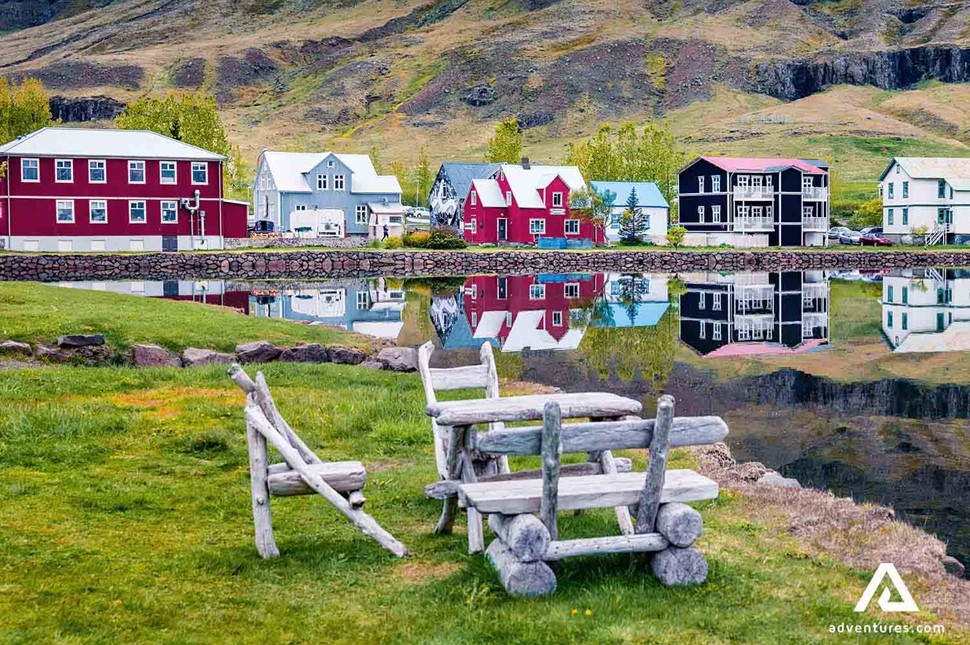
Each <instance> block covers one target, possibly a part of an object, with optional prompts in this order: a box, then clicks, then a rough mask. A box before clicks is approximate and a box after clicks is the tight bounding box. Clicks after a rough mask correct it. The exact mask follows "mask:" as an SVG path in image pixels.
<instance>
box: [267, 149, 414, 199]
mask: <svg viewBox="0 0 970 645" xmlns="http://www.w3.org/2000/svg"><path fill="white" fill-rule="evenodd" d="M331 154H332V155H333V156H334V157H336V158H337V159H338V160H339V161H340V163H342V164H343V165H345V166H347V168H349V169H350V172H351V173H352V175H353V176H352V177H351V178H350V179H349V181H350V192H351V193H364V194H367V193H400V192H401V184H400V183H398V180H397V177H395V176H394V175H378V174H377V171H376V170H375V169H374V164H373V163H372V162H371V160H370V156H368V155H351V154H337V153H331V152H277V151H274V150H267V151H265V152H263V159H265V160H266V165H267V167H268V168H269V171H270V174H272V176H273V182H274V183H275V184H276V188H277V190H279V191H281V192H285V193H309V192H313V189H312V188H311V184H310V180H309V178H308V177H307V173H309V172H310V171H311V170H313V169H314V168H316V167H317V166H319V165H320V163H321V162H322V161H323V160H324V159H326V158H327V157H329V156H330V155H331Z"/></svg>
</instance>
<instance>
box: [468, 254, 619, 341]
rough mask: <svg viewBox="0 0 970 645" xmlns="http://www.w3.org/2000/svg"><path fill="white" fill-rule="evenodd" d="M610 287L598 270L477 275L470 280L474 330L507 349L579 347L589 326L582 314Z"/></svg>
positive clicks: (470, 320) (470, 318)
mask: <svg viewBox="0 0 970 645" xmlns="http://www.w3.org/2000/svg"><path fill="white" fill-rule="evenodd" d="M603 287H604V276H603V274H602V273H596V274H589V275H586V274H540V275H524V276H487V275H486V276H476V277H474V278H469V279H468V280H467V281H466V282H465V286H464V297H463V299H462V301H463V303H464V309H465V316H466V317H467V318H468V325H469V328H470V329H471V332H472V336H473V337H474V338H475V339H480V340H481V341H486V340H492V341H494V342H495V343H496V344H497V345H498V347H500V348H501V350H502V351H503V352H520V351H522V350H524V349H530V350H534V351H537V350H557V349H576V348H577V347H578V346H579V343H580V341H581V340H582V339H583V335H584V334H585V332H586V324H587V322H586V320H585V318H584V317H583V316H582V315H581V314H582V310H583V308H584V307H585V306H587V305H589V304H590V303H591V302H592V301H593V299H594V298H596V296H598V295H600V294H601V293H602V291H603Z"/></svg>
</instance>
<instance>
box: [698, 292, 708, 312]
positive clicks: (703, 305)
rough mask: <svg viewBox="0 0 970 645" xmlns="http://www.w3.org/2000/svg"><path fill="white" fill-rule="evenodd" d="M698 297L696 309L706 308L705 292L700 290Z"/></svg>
mask: <svg viewBox="0 0 970 645" xmlns="http://www.w3.org/2000/svg"><path fill="white" fill-rule="evenodd" d="M700 296H701V297H700V298H698V299H697V308H698V309H707V294H706V293H704V292H703V291H701V294H700Z"/></svg>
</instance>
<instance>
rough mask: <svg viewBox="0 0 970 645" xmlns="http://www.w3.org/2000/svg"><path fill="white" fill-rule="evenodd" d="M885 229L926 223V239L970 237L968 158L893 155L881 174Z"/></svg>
mask: <svg viewBox="0 0 970 645" xmlns="http://www.w3.org/2000/svg"><path fill="white" fill-rule="evenodd" d="M879 193H880V195H881V196H882V228H883V234H884V235H886V236H887V237H888V238H890V239H891V240H893V241H895V242H899V241H901V240H902V239H903V237H906V236H910V235H912V232H913V229H918V228H920V227H926V230H927V231H928V233H929V235H928V236H927V240H926V242H927V244H945V243H947V242H957V243H959V242H961V241H970V158H965V159H964V158H946V157H894V158H893V160H892V161H891V162H890V163H889V165H888V166H886V169H885V170H884V171H883V173H882V175H880V177H879Z"/></svg>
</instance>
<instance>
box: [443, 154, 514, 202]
mask: <svg viewBox="0 0 970 645" xmlns="http://www.w3.org/2000/svg"><path fill="white" fill-rule="evenodd" d="M500 166H501V164H497V163H464V162H456V161H446V162H445V163H443V164H441V169H442V170H444V172H445V174H446V175H448V181H449V182H451V187H452V188H453V189H454V191H455V194H456V195H460V196H461V197H462V198H463V199H464V198H465V197H466V196H468V191H469V190H470V189H471V186H472V182H473V181H474V180H476V179H488V178H490V177H493V176H494V175H495V173H497V172H498V169H499V167H500Z"/></svg>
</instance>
